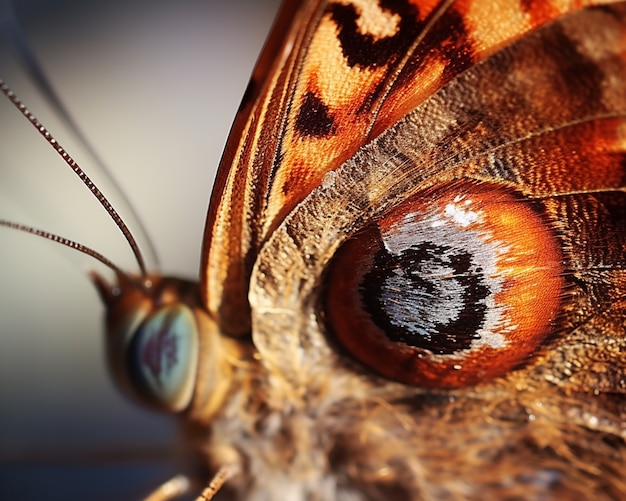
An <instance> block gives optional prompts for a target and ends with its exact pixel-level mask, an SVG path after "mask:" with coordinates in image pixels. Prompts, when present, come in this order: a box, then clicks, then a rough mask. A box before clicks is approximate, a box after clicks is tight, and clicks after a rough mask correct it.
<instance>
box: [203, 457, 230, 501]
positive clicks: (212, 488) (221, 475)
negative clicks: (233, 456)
mask: <svg viewBox="0 0 626 501" xmlns="http://www.w3.org/2000/svg"><path fill="white" fill-rule="evenodd" d="M235 473H236V468H235V467H234V466H233V465H226V466H222V467H220V469H219V470H218V471H217V473H216V474H215V475H213V478H212V479H211V482H210V483H209V485H208V486H207V487H206V488H205V489H204V490H203V491H202V494H200V495H199V496H198V497H197V498H196V501H211V499H213V496H215V494H217V491H219V490H220V488H221V487H222V485H224V483H225V482H226V481H227V480H228V479H229V478H231V477H232V476H233V475H234V474H235Z"/></svg>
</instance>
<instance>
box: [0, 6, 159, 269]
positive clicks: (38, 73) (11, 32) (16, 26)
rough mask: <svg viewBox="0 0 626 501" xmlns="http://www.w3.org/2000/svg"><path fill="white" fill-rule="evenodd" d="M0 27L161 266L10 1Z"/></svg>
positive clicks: (138, 220)
mask: <svg viewBox="0 0 626 501" xmlns="http://www.w3.org/2000/svg"><path fill="white" fill-rule="evenodd" d="M0 31H1V32H2V34H4V37H5V39H6V41H7V43H8V44H9V46H11V47H13V50H14V51H15V52H16V53H17V55H18V59H19V60H20V61H21V62H22V64H23V65H24V67H25V69H26V71H27V73H28V74H29V75H30V77H31V79H32V81H33V82H34V83H35V85H36V86H37V88H38V89H39V92H41V94H42V95H43V96H44V97H45V98H46V100H47V101H48V104H49V105H50V106H51V107H52V109H53V110H54V111H55V113H57V115H58V116H59V117H60V118H61V120H62V121H63V122H64V123H65V125H66V126H67V127H68V129H69V130H70V131H71V132H72V134H74V136H75V137H76V139H78V141H79V142H80V143H81V144H82V145H83V147H84V148H85V150H86V151H87V153H89V155H90V156H91V158H92V159H93V160H94V162H95V163H96V165H97V166H98V167H99V168H100V171H101V173H102V175H103V176H104V177H105V178H106V180H107V182H108V183H109V185H110V186H111V187H112V189H114V190H116V191H117V193H118V194H119V197H120V203H122V204H123V205H124V207H123V208H124V212H125V213H126V214H128V217H127V219H130V220H131V221H132V222H133V226H134V227H135V229H136V233H138V234H139V235H140V237H141V240H142V242H143V243H144V244H145V253H146V255H147V256H148V261H149V262H152V263H154V264H155V265H156V266H157V267H158V266H159V258H158V255H157V252H156V249H155V247H154V243H153V242H152V240H151V239H150V237H149V236H148V232H147V231H146V229H145V227H144V225H143V223H142V221H141V218H140V217H139V215H138V214H137V211H136V210H135V207H134V205H133V204H132V203H131V202H130V199H129V197H128V196H127V195H126V193H125V192H124V190H123V188H122V186H121V185H120V184H119V183H118V182H117V180H116V178H115V176H113V175H112V174H111V171H110V170H109V168H108V167H107V164H106V163H105V162H104V160H102V158H101V157H100V155H99V154H98V153H97V152H96V150H95V148H94V147H93V146H92V144H91V143H90V141H89V140H88V139H87V137H86V136H85V135H84V134H83V133H82V132H81V129H80V127H78V125H77V124H76V121H75V120H74V119H73V118H72V116H71V114H70V113H69V112H68V110H67V108H66V107H65V106H64V105H63V102H62V101H61V98H60V97H59V96H58V94H57V92H56V91H55V89H54V87H53V86H52V84H51V83H50V79H49V78H48V76H47V75H46V73H45V72H44V71H43V68H42V66H41V64H40V63H39V61H38V59H37V57H36V56H35V52H34V51H33V50H32V48H31V46H30V45H29V43H28V39H27V37H26V35H25V34H24V31H23V30H22V28H21V26H20V23H19V22H18V20H17V17H16V16H15V13H14V12H13V9H12V7H11V6H10V5H9V2H6V1H2V0H0ZM142 270H143V268H142Z"/></svg>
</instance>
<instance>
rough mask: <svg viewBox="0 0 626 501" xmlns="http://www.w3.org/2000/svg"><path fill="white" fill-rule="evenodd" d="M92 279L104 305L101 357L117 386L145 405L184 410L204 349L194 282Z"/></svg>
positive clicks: (201, 318) (122, 277) (154, 279)
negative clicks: (104, 357)
mask: <svg viewBox="0 0 626 501" xmlns="http://www.w3.org/2000/svg"><path fill="white" fill-rule="evenodd" d="M93 279H94V282H95V284H96V287H97V289H98V291H99V293H100V296H101V297H102V300H103V302H104V303H105V306H106V308H107V313H106V345H107V346H106V347H107V361H108V365H109V367H110V371H111V373H112V375H113V378H114V379H115V381H116V383H117V384H118V386H120V387H121V389H122V390H123V391H124V392H125V393H126V394H129V395H130V396H132V397H133V398H135V399H138V400H140V401H141V402H142V403H144V404H147V405H148V406H150V407H156V408H159V409H163V410H169V411H173V412H180V411H183V410H185V409H186V408H187V407H188V406H189V404H190V402H191V401H192V399H193V396H194V388H195V386H196V378H197V375H198V365H199V358H200V354H201V353H204V351H203V350H201V347H200V335H199V332H200V328H201V324H202V323H203V322H205V321H206V320H205V319H204V317H206V314H204V313H203V310H202V309H201V308H200V307H199V297H198V287H197V284H194V283H192V282H187V281H184V280H180V279H172V278H163V277H158V276H150V277H149V278H147V279H137V280H133V278H129V277H126V276H122V275H119V276H118V280H117V283H116V284H115V285H113V286H112V285H110V284H109V283H107V282H106V281H105V280H104V279H103V278H102V277H100V276H99V275H96V274H94V275H93ZM208 332H211V330H210V329H209V330H208ZM209 337H210V336H209ZM213 355H215V353H213Z"/></svg>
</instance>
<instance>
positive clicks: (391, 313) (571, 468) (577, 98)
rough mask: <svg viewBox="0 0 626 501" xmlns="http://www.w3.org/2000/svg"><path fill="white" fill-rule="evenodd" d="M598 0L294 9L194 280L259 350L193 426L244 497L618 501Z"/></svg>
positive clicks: (605, 91) (613, 123)
mask: <svg viewBox="0 0 626 501" xmlns="http://www.w3.org/2000/svg"><path fill="white" fill-rule="evenodd" d="M595 3H597V2H590V3H589V5H587V4H586V3H584V2H526V1H519V2H518V1H504V0H500V1H494V2H491V1H489V2H486V1H470V0H468V1H439V2H435V1H432V2H428V1H422V2H409V1H400V0H399V1H390V0H389V1H387V0H380V1H366V0H363V1H330V2H304V3H297V2H288V3H287V4H286V6H285V7H284V10H283V11H282V13H281V15H280V16H279V19H278V21H277V24H276V26H275V29H274V32H273V35H272V37H271V38H270V40H269V42H268V46H267V48H266V50H265V52H264V54H263V55H262V56H261V59H260V62H259V65H258V67H257V69H256V71H255V73H254V74H253V78H252V81H251V84H250V88H249V91H248V94H247V95H246V98H245V99H244V102H243V104H242V108H241V111H240V114H239V116H238V117H237V119H236V121H235V124H234V126H233V132H232V135H231V138H230V140H229V143H228V145H227V149H226V153H225V156H224V158H223V161H222V165H221V170H220V173H219V177H218V183H217V185H216V188H215V193H214V197H213V199H212V202H211V207H210V210H209V217H208V220H207V227H206V234H205V258H204V263H203V267H202V277H201V279H202V291H203V295H204V301H205V303H206V305H207V308H208V311H209V313H210V314H211V316H212V317H213V318H214V319H215V321H216V323H217V325H218V327H219V328H220V329H221V331H222V332H223V333H226V334H230V335H234V336H235V337H240V339H241V341H239V342H241V343H244V344H246V343H251V346H253V347H254V353H255V355H254V356H253V358H254V359H255V360H257V361H258V367H257V369H256V370H257V371H258V372H255V375H254V376H250V379H247V378H244V380H246V381H247V382H246V383H245V384H244V386H245V387H247V388H248V389H249V391H250V392H249V393H247V395H248V397H247V400H246V403H243V402H239V403H238V404H236V405H235V404H234V403H233V402H234V401H233V400H229V399H227V400H226V402H230V404H228V405H235V408H236V410H233V407H228V406H227V407H228V409H229V410H228V412H226V411H219V412H218V413H217V415H216V416H212V417H211V422H210V425H209V428H210V429H211V430H212V433H213V434H214V435H213V438H212V440H211V443H212V448H213V449H212V450H213V451H216V450H225V449H227V450H231V449H232V448H233V447H234V448H235V449H236V450H237V451H238V454H239V455H240V457H241V458H242V459H241V460H242V461H243V463H244V464H245V465H246V467H245V473H244V474H243V475H242V476H241V477H239V479H238V480H234V481H233V483H232V484H231V486H230V488H232V489H234V492H237V493H239V495H240V496H241V498H242V499H264V498H265V497H267V498H275V497H279V498H280V497H284V496H285V493H286V492H289V493H290V494H289V496H290V498H291V499H298V500H300V499H302V500H304V499H329V500H330V499H359V500H361V499H362V500H366V499H367V500H378V499H389V498H394V499H481V500H501V499H591V498H594V499H606V500H616V499H622V498H624V497H625V496H626V481H624V478H626V444H625V439H626V435H625V432H624V426H625V423H626V398H625V397H626V376H625V374H626V356H625V355H624V354H625V353H626V332H625V329H624V319H625V318H626V309H625V304H624V296H625V293H626V276H625V271H624V267H625V266H626V240H625V237H624V235H626V226H625V222H624V221H626V194H625V188H626V178H625V175H624V169H625V166H626V143H625V137H626V136H625V131H626V128H625V126H626V86H624V82H625V81H626V57H625V54H626V6H625V5H624V4H623V3H622V2H615V5H613V6H608V5H598V6H594V5H592V4H595ZM600 3H603V2H600ZM463 203H466V204H468V205H467V206H468V207H469V206H470V205H471V208H472V210H471V211H470V210H469V209H468V210H467V211H466V212H463V210H465V209H462V207H461V205H462V204H463ZM455 211H456V212H455ZM450 214H453V216H450ZM448 216H450V217H448ZM470 216H472V217H474V216H475V217H477V218H479V219H480V220H481V221H480V224H478V223H476V222H475V221H474V220H470V219H467V218H469V217H470ZM446 218H447V219H446ZM454 218H456V219H454ZM420 220H424V221H425V222H423V223H422V222H420ZM452 220H454V221H455V225H452V224H451V223H450V221H452ZM407 221H408V223H407ZM416 221H417V222H416ZM403 225H407V226H406V228H405V226H403ZM420 225H421V226H420ZM453 226H454V228H452V227H453ZM440 227H445V228H444V230H445V231H444V230H439V229H438V228H440ZM461 227H469V228H470V230H471V231H469V232H467V231H465V228H461ZM407 228H408V229H407ZM433 228H434V229H433ZM450 228H452V230H450ZM459 228H460V229H459ZM457 230H459V231H458V232H457ZM411 232H413V233H411ZM467 234H470V236H469V237H468V236H467ZM407 235H409V236H407ZM510 252H512V254H509V253H510ZM428 267H429V269H428ZM433 269H438V270H443V271H441V273H442V274H440V275H437V274H434V275H433V273H432V270H433ZM438 273H439V272H438ZM398 277H402V280H404V282H398ZM388 284H391V285H388ZM398 284H401V285H398ZM442 290H443V291H447V292H445V293H443V294H440V292H438V291H442ZM416 298H417V299H416ZM396 303H397V304H398V305H406V304H409V306H408V307H407V308H405V309H404V310H402V309H401V311H403V312H404V311H405V310H408V311H409V313H406V315H407V317H402V318H401V319H400V320H399V319H398V316H397V315H399V314H398V313H397V312H398V311H400V310H398V308H397V307H396V306H390V305H392V304H396ZM422 303H423V304H422ZM414 305H417V306H414ZM494 312H495V313H494ZM402 314H403V315H404V314H405V313H402ZM429 316H430V317H432V318H430V319H429V318H428V317H429ZM424 317H426V320H423V318H424ZM406 318H410V321H406ZM407 323H408V324H410V325H409V326H408V327H407V326H406V324H407ZM416 326H417V327H416ZM413 331H417V332H419V333H420V335H421V336H422V337H423V339H421V338H420V339H416V338H415V335H414V334H415V332H413ZM355 358H356V359H357V360H355ZM372 371H373V372H372ZM235 373H239V372H238V371H235ZM239 374H240V373H239ZM376 374H382V375H384V376H386V377H387V378H390V379H391V380H394V381H399V382H392V381H389V380H388V379H385V378H381V377H379V376H377V375H376ZM402 383H408V386H407V385H405V384H402ZM237 384H239V383H237ZM252 388H254V389H253V390H252ZM238 398H241V397H238ZM227 415H228V416H229V417H230V418H229V419H227V418H226V416H227ZM233 416H237V417H236V418H234V417H233ZM198 419H199V420H200V421H201V420H202V418H198ZM233 419H235V421H238V422H239V423H240V424H241V427H240V428H237V427H236V426H235V425H234V424H233ZM226 423H227V424H226ZM235 428H236V429H237V432H236V433H235V431H234V430H235ZM237 434H242V435H241V437H246V438H240V437H239V436H238V435H237ZM194 436H195V435H194ZM207 460H208V461H209V463H210V464H216V463H219V459H216V456H215V454H214V453H209V454H208V456H207ZM227 488H228V487H227ZM264 496H265V497H264Z"/></svg>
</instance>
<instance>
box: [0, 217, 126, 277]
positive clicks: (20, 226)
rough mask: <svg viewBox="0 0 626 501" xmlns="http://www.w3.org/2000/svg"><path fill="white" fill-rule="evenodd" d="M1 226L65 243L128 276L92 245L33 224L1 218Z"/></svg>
mask: <svg viewBox="0 0 626 501" xmlns="http://www.w3.org/2000/svg"><path fill="white" fill-rule="evenodd" d="M0 226H6V227H7V228H13V229H14V230H19V231H24V232H26V233H30V234H31V235H37V236H38V237H43V238H46V239H48V240H52V241H53V242H56V243H58V244H61V245H65V246H66V247H69V248H70V249H74V250H77V251H78V252H82V253H83V254H87V255H88V256H91V257H92V258H94V259H97V260H98V261H100V262H101V263H102V264H104V265H105V266H108V267H109V268H111V269H112V270H113V271H114V272H115V273H116V274H118V275H123V276H128V275H127V273H126V272H124V271H123V270H122V269H121V268H120V267H119V266H117V265H115V264H113V262H112V261H110V260H109V259H108V258H106V257H104V256H103V255H102V254H100V253H99V252H98V251H96V250H94V249H92V248H90V247H87V246H86V245H83V244H81V243H78V242H74V241H73V240H70V239H69V238H65V237H62V236H59V235H56V234H54V233H50V232H49V231H45V230H40V229H38V228H33V227H32V226H26V225H25V224H19V223H14V222H12V221H5V220H4V219H0Z"/></svg>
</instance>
